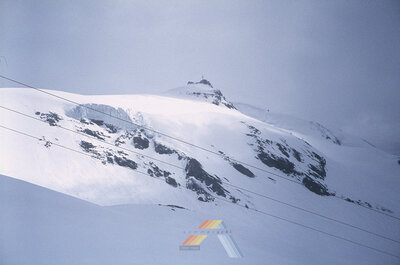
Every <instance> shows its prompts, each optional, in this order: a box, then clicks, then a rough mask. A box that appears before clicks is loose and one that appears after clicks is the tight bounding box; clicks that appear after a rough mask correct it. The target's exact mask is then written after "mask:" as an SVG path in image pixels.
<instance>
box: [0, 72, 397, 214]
mask: <svg viewBox="0 0 400 265" xmlns="http://www.w3.org/2000/svg"><path fill="white" fill-rule="evenodd" d="M0 78H3V79H6V80H8V81H11V82H14V83H16V84H20V85H23V86H25V87H27V88H31V89H34V90H36V91H38V92H41V93H44V94H47V95H50V96H52V97H56V98H58V99H61V100H64V101H66V102H70V103H72V104H75V105H77V106H80V107H84V108H87V109H90V110H93V111H95V112H98V113H101V114H104V115H107V116H109V117H111V118H115V119H117V120H120V121H123V122H126V123H130V124H132V125H135V126H138V127H140V128H143V129H145V130H148V131H151V132H155V133H158V134H160V135H163V136H165V137H168V138H170V139H172V140H175V141H178V142H181V143H184V144H187V145H189V146H192V147H195V148H198V149H200V150H203V151H206V152H209V153H211V154H214V155H217V156H220V157H223V158H224V156H223V155H222V154H220V153H218V152H215V151H212V150H210V149H207V148H205V147H202V146H199V145H196V144H193V143H190V142H188V141H186V140H182V139H179V138H177V137H175V136H170V135H168V134H166V133H163V132H160V131H158V130H155V129H152V128H149V127H147V126H144V125H141V124H138V123H135V122H133V121H131V120H125V119H122V118H120V117H116V116H114V115H111V114H110V113H106V112H103V111H100V110H97V109H94V108H92V107H90V106H87V105H84V104H81V103H78V102H76V101H73V100H70V99H67V98H65V97H61V96H58V95H56V94H53V93H50V92H48V91H44V90H43V89H40V88H37V87H34V86H31V85H28V84H26V83H23V82H20V81H18V80H15V79H12V78H9V77H6V76H4V75H0ZM230 159H231V161H234V162H237V163H240V164H242V165H246V166H248V167H251V168H253V169H257V170H259V171H262V172H265V173H268V174H270V175H273V176H276V177H279V178H281V179H285V180H287V181H290V182H292V183H296V184H298V185H301V186H304V185H303V183H301V182H299V181H296V180H294V179H290V178H287V177H285V176H282V175H279V174H276V173H274V172H271V171H268V170H265V169H262V168H260V167H257V166H254V165H251V164H248V163H246V162H243V161H240V160H237V159H234V158H230ZM263 177H266V176H263ZM333 197H335V198H337V199H340V200H343V201H346V200H345V199H344V198H341V197H338V196H336V195H335V196H333ZM346 202H347V201H346ZM355 205H357V206H360V207H363V208H365V209H368V210H370V211H374V212H376V213H378V214H381V215H385V216H388V217H390V218H393V219H396V220H399V221H400V218H399V217H396V216H393V215H390V214H387V213H384V212H381V211H378V210H376V209H373V208H369V207H367V206H365V205H362V204H355Z"/></svg>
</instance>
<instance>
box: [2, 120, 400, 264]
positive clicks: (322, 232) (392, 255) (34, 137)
mask: <svg viewBox="0 0 400 265" xmlns="http://www.w3.org/2000/svg"><path fill="white" fill-rule="evenodd" d="M0 128H3V129H6V130H9V131H12V132H15V133H18V134H21V135H24V136H27V137H30V138H33V139H36V140H39V141H41V140H42V139H41V138H39V137H36V136H33V135H31V134H28V133H25V132H21V131H19V130H15V129H12V128H9V127H7V126H3V125H0ZM47 142H50V143H51V144H53V145H55V146H58V147H61V148H64V149H66V150H69V151H73V152H76V153H78V154H82V155H85V156H89V157H93V156H92V155H90V154H86V153H83V152H81V151H78V150H75V149H73V148H69V147H67V146H64V145H61V144H57V143H54V142H51V141H47ZM135 172H138V173H140V174H143V175H147V176H149V177H152V178H154V179H157V180H161V181H163V180H162V179H160V178H156V177H153V176H151V175H149V174H147V173H145V172H141V171H138V170H135ZM214 198H216V199H218V200H221V201H224V202H228V203H229V204H231V203H232V202H230V201H229V200H226V199H223V198H219V197H214ZM234 205H237V206H239V207H242V208H245V209H248V210H251V211H255V212H257V213H260V214H263V215H266V216H269V217H272V218H275V219H278V220H281V221H285V222H287V223H290V224H294V225H297V226H299V227H303V228H306V229H309V230H312V231H315V232H318V233H321V234H324V235H327V236H330V237H333V238H336V239H339V240H342V241H346V242H349V243H352V244H354V245H358V246H360V247H364V248H368V249H371V250H374V251H376V252H379V253H382V254H385V255H388V256H391V257H394V258H397V259H400V256H397V255H395V254H392V253H390V252H387V251H385V250H381V249H378V248H374V247H371V246H368V245H365V244H362V243H359V242H357V241H353V240H351V239H348V238H345V237H341V236H338V235H335V234H332V233H328V232H325V231H322V230H320V229H317V228H314V227H311V226H307V225H304V224H302V223H299V222H296V221H292V220H290V219H287V218H283V217H280V216H277V215H274V214H270V213H267V212H265V211H261V210H257V209H255V208H249V207H246V206H243V205H241V204H237V203H235V204H234Z"/></svg>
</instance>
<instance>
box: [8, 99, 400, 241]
mask: <svg viewBox="0 0 400 265" xmlns="http://www.w3.org/2000/svg"><path fill="white" fill-rule="evenodd" d="M0 108H2V109H5V110H8V111H12V112H14V113H16V114H19V115H23V116H25V117H29V118H32V119H34V120H37V121H41V122H43V123H46V122H45V121H43V120H41V119H38V118H36V117H34V116H31V115H28V114H24V113H22V112H19V111H15V110H12V109H9V108H6V107H4V106H1V105H0ZM46 124H47V123H46ZM0 127H3V128H5V127H4V126H0ZM55 127H58V128H61V129H64V130H67V131H70V132H73V133H76V134H79V135H82V136H86V137H87V138H90V139H93V140H96V141H98V142H102V143H106V144H109V145H112V146H115V147H117V148H121V149H123V150H126V151H130V152H133V153H135V154H139V155H142V154H141V153H139V152H135V151H133V150H130V149H128V148H122V147H119V146H117V145H115V144H111V143H108V142H106V141H104V140H101V139H98V138H96V137H93V136H89V135H86V134H83V133H80V132H76V131H73V130H71V129H68V128H65V127H62V126H60V125H57V126H55ZM8 129H9V130H12V131H15V132H17V131H16V130H13V129H10V128H8ZM18 133H21V134H24V135H26V136H31V135H28V134H26V133H22V132H19V131H18ZM31 137H32V136H31ZM34 138H36V139H39V140H42V139H41V138H37V137H34ZM48 142H50V143H52V144H54V145H57V146H59V144H56V143H53V142H51V141H48ZM66 148H67V147H66ZM68 149H70V150H71V151H75V152H79V153H81V154H85V155H87V156H89V157H93V156H92V155H90V154H87V153H83V152H81V151H77V150H75V149H71V148H68ZM146 157H147V158H150V159H153V160H156V161H159V162H163V163H164V161H162V160H158V159H155V158H153V157H151V156H147V155H146ZM165 163H166V164H168V165H170V166H174V167H176V168H178V169H181V170H185V168H183V167H180V166H177V165H174V164H171V163H168V162H165ZM137 172H139V173H140V174H144V175H147V176H151V175H149V174H148V173H145V172H141V171H137ZM151 177H153V176H151ZM153 178H154V177H153ZM157 179H158V178H157ZM221 182H222V183H223V184H226V185H229V186H231V187H234V188H236V189H239V190H242V191H245V192H248V193H251V194H254V195H257V196H259V197H261V198H265V199H268V200H271V201H274V202H276V203H280V204H283V205H286V206H289V207H291V208H294V209H297V210H300V211H303V212H306V213H309V214H312V215H315V216H318V217H321V218H323V219H326V220H329V221H332V222H336V223H339V224H342V225H345V226H348V227H350V228H353V229H356V230H359V231H362V232H365V233H368V234H371V235H374V236H376V237H380V238H383V239H386V240H390V241H392V242H395V243H398V244H400V241H398V240H395V239H392V238H390V237H387V236H384V235H381V234H377V233H375V232H372V231H369V230H366V229H364V228H361V227H358V226H355V225H352V224H349V223H346V222H343V221H340V220H337V219H334V218H331V217H328V216H325V215H323V214H319V213H317V212H313V211H311V210H307V209H304V208H302V207H299V206H296V205H293V204H290V203H287V202H284V201H281V200H278V199H275V198H272V197H269V196H266V195H263V194H260V193H257V192H254V191H251V190H249V189H246V188H242V187H239V186H236V185H233V184H231V183H229V182H225V181H223V180H221ZM218 198H219V197H218ZM226 201H228V200H226ZM228 202H230V201H228ZM230 203H231V202H230Z"/></svg>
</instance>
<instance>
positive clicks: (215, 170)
mask: <svg viewBox="0 0 400 265" xmlns="http://www.w3.org/2000/svg"><path fill="white" fill-rule="evenodd" d="M189 87H190V89H192V90H193V91H198V89H200V91H201V92H204V91H208V90H210V87H208V86H204V85H201V84H196V85H190V86H189ZM184 89H186V88H180V89H177V90H174V91H173V93H172V92H169V93H167V94H164V95H107V96H103V95H102V96H83V95H77V94H71V93H66V92H60V91H51V90H46V91H47V92H49V93H53V94H56V95H58V96H61V97H65V98H68V99H70V100H73V101H76V102H78V103H80V104H87V105H85V106H90V107H91V108H95V109H96V110H99V111H102V112H105V113H108V114H110V115H113V116H117V117H120V118H121V119H124V120H129V121H132V122H133V123H135V124H138V125H140V126H144V127H146V128H153V129H154V130H156V131H159V132H161V133H163V134H160V133H157V132H154V131H150V132H149V131H147V132H146V137H148V139H150V140H151V142H150V147H149V148H146V149H143V150H139V149H135V148H134V146H133V145H132V143H131V142H130V141H131V140H130V141H127V142H126V143H124V144H122V145H121V147H124V148H127V149H131V150H135V151H137V152H140V153H142V154H144V155H148V156H151V157H155V158H157V159H159V160H162V161H165V162H168V163H171V164H174V165H176V166H178V168H176V167H172V166H169V165H166V164H163V163H160V162H157V163H156V164H157V166H158V167H160V168H161V169H163V170H167V171H169V172H171V176H172V177H173V178H174V179H175V180H176V181H177V183H178V184H180V186H178V187H177V188H175V187H173V186H171V185H168V184H167V183H166V182H165V181H164V180H163V179H161V178H151V177H149V176H146V175H143V174H139V173H137V171H139V170H140V171H144V172H146V171H147V170H148V169H149V163H150V162H151V159H149V158H146V157H142V156H140V155H137V154H132V153H129V152H127V151H126V150H122V149H118V148H117V147H112V146H111V147H110V146H108V145H106V144H104V143H101V141H98V140H93V139H90V138H87V137H86V136H82V135H80V134H76V133H72V132H70V131H66V130H64V129H62V128H60V127H58V126H49V124H48V123H44V122H39V121H36V120H33V119H29V118H27V117H24V116H21V115H18V114H16V113H13V112H10V111H7V110H4V109H1V108H0V125H2V126H7V127H10V128H13V129H15V130H20V131H22V132H27V133H29V134H32V135H34V136H36V137H39V138H42V137H44V138H45V139H46V140H48V141H51V142H54V143H57V144H60V145H64V146H67V147H69V148H72V149H74V150H78V151H80V152H81V153H83V152H84V150H82V148H81V147H80V145H79V144H80V142H81V141H83V140H84V141H87V142H90V143H92V144H93V145H96V146H97V148H98V149H96V150H98V151H99V152H100V151H106V150H110V149H112V150H113V151H115V152H117V151H118V150H119V151H124V152H126V153H127V155H126V157H127V158H129V159H132V160H133V161H136V162H137V163H138V169H137V170H136V171H135V170H131V169H129V168H127V167H121V166H118V165H117V164H115V163H114V164H110V163H102V162H101V161H100V160H99V159H95V158H93V157H91V156H94V155H93V154H89V155H83V154H81V153H77V152H72V151H69V150H65V149H63V148H60V147H58V146H56V145H51V146H50V147H46V146H45V143H46V142H45V141H39V140H35V139H32V138H29V137H26V136H23V135H19V134H16V133H14V132H11V131H7V130H5V129H3V128H0V145H1V148H0V157H1V163H0V173H1V174H3V175H5V176H9V177H12V178H9V177H5V176H2V177H1V182H2V183H1V185H0V187H1V190H0V192H1V194H0V198H1V200H0V206H1V207H0V209H1V210H2V212H4V213H6V214H2V215H1V216H0V218H1V219H0V221H1V222H0V223H1V224H2V225H0V229H1V230H0V238H1V239H0V263H4V264H15V263H16V264H82V263H88V264H110V263H113V264H126V263H133V264H137V263H139V264H160V263H162V264H188V263H192V264H196V263H198V264H265V263H272V264H321V263H323V264H398V262H399V260H398V259H395V258H393V257H389V256H386V255H383V254H381V253H378V252H374V251H373V250H370V249H366V248H362V247H359V246H355V245H352V244H351V243H348V242H344V241H341V240H338V239H334V238H331V237H327V236H326V235H323V234H320V233H317V232H315V231H314V232H313V231H310V230H307V229H304V228H302V227H299V226H296V225H293V224H289V223H285V222H283V221H282V220H281V221H279V220H277V219H274V218H272V217H268V216H265V215H261V214H259V213H257V212H254V211H251V210H247V209H245V208H242V207H240V206H238V205H236V204H233V203H228V202H225V201H221V200H219V199H218V196H216V197H217V198H216V199H215V201H214V202H207V203H205V202H200V201H199V200H198V199H197V195H196V193H195V192H193V191H192V190H189V189H187V188H186V178H185V172H184V168H185V166H186V164H185V160H184V159H183V160H179V159H178V155H177V154H176V153H174V154H171V155H166V154H159V153H157V152H155V151H154V144H155V142H157V143H162V144H163V145H166V146H167V147H170V148H173V149H174V150H177V151H178V152H180V153H182V154H185V155H186V156H188V157H192V158H195V159H197V160H198V161H199V162H200V163H201V164H202V165H203V168H204V169H205V170H206V171H207V172H208V173H209V174H211V175H216V176H219V177H220V178H221V179H222V180H223V181H225V182H229V183H230V184H233V185H236V186H239V187H242V188H245V189H248V190H252V191H254V192H258V193H260V194H265V195H267V196H270V197H272V198H275V199H278V200H282V201H284V202H287V203H290V204H293V205H296V206H299V207H302V208H305V209H308V210H310V211H314V212H317V213H320V214H323V215H326V216H328V217H331V218H335V219H338V220H341V221H343V222H346V223H350V224H352V225H356V226H359V227H361V228H363V229H367V230H369V231H372V232H375V233H378V234H382V235H385V236H387V237H390V238H393V239H395V240H400V229H399V228H400V225H399V224H400V222H399V221H398V220H396V219H393V218H390V217H387V216H384V215H381V214H378V213H376V212H373V211H371V210H368V209H366V208H362V207H360V206H358V205H356V204H353V203H348V202H345V201H343V200H338V199H337V198H335V197H332V196H319V195H317V194H315V193H312V192H311V191H309V190H308V189H306V188H305V187H304V186H302V185H298V184H296V183H292V182H288V181H286V180H283V179H281V178H279V177H276V176H273V175H271V174H268V173H266V172H263V171H260V170H257V169H254V168H251V167H248V168H249V169H250V170H251V171H252V172H253V173H254V174H255V178H249V177H247V176H244V175H243V174H241V173H239V172H238V171H237V170H235V169H234V168H233V167H232V166H231V165H230V164H229V161H228V160H225V159H224V158H223V157H220V156H217V155H215V154H212V153H209V152H204V151H202V150H199V149H196V148H194V147H193V146H189V145H187V144H184V143H182V142H179V141H176V140H173V139H171V138H168V137H166V136H165V134H166V135H172V136H176V137H178V138H180V139H182V140H184V141H187V142H190V143H193V144H195V145H199V146H202V147H204V148H207V149H209V150H211V151H213V152H218V151H223V152H224V154H225V155H226V156H227V157H229V158H230V159H236V160H239V161H242V162H244V163H246V164H250V165H254V166H256V167H259V168H262V169H265V170H267V171H270V172H273V173H276V174H279V175H284V174H283V173H282V172H281V171H279V170H277V169H275V168H270V167H267V166H266V165H264V164H263V163H262V162H261V161H260V160H258V159H256V158H255V153H254V147H252V146H250V145H249V144H251V143H252V138H249V136H247V134H248V133H249V129H248V125H251V126H255V127H256V128H258V129H259V130H260V137H263V138H265V139H269V140H271V141H275V142H281V143H282V141H284V142H286V143H287V144H288V145H289V146H290V147H293V148H295V149H297V150H299V151H301V152H302V153H304V154H305V153H307V152H308V150H312V151H313V152H316V153H318V154H320V155H321V156H323V157H324V158H325V159H326V170H327V176H326V179H325V180H324V181H323V183H324V184H326V185H327V186H328V188H329V190H331V191H334V192H335V193H336V194H337V195H338V196H345V197H349V198H352V199H353V200H361V201H365V202H368V203H371V204H372V205H374V206H381V207H385V208H387V209H390V210H391V211H393V213H391V214H392V215H394V216H397V217H400V196H399V194H398V187H399V186H400V178H399V176H400V166H399V165H398V163H397V159H396V157H394V156H391V155H389V154H387V153H384V152H382V151H380V150H378V149H376V148H374V147H373V146H371V145H369V144H367V143H365V142H364V141H362V140H361V139H359V138H357V137H354V136H349V135H345V134H343V133H341V132H338V131H337V130H335V129H333V130H332V129H327V128H325V127H323V126H322V125H320V124H318V123H315V122H308V121H304V120H301V119H297V118H294V117H290V116H287V115H282V114H276V113H269V112H267V113H266V112H265V111H263V110H260V109H257V108H254V107H252V106H249V105H246V106H243V104H242V105H241V104H237V103H235V104H234V105H235V107H237V108H238V109H239V111H238V110H235V109H230V108H227V107H226V106H224V105H215V104H210V103H212V102H210V101H208V100H207V99H201V98H199V97H193V95H184V96H179V95H178V94H179V93H178V92H179V91H185V90H184ZM193 91H192V92H193ZM0 105H1V106H4V107H8V108H11V109H15V110H18V111H20V112H22V113H25V114H28V115H31V116H35V117H36V118H38V117H40V115H36V114H35V112H40V113H49V111H50V112H53V113H57V114H58V115H60V117H61V118H62V120H61V121H59V122H58V123H57V124H58V125H60V126H63V127H65V128H68V129H70V130H73V131H77V130H78V129H80V128H82V129H83V128H86V129H90V130H93V131H94V130H97V131H98V132H101V133H103V134H104V135H105V140H106V141H107V142H111V143H114V141H115V140H116V139H117V138H118V137H119V136H121V134H122V132H123V131H124V130H134V129H137V128H140V127H138V126H136V125H134V124H132V123H128V122H124V121H122V120H116V119H115V118H112V117H110V116H109V115H103V114H100V113H98V112H96V111H90V110H87V109H86V110H85V108H82V107H80V108H79V107H77V106H76V105H74V104H72V103H68V102H65V101H63V100H61V99H57V98H54V97H51V96H49V95H46V94H43V93H38V92H37V91H34V90H32V89H28V88H3V89H0ZM81 118H86V119H95V120H102V121H104V123H109V124H113V125H115V126H117V127H119V128H120V130H119V131H118V133H108V132H107V130H106V129H107V128H106V127H104V126H102V127H100V126H97V125H96V124H89V125H84V124H82V123H81V122H80V119H81ZM326 136H329V137H330V138H331V139H327V138H326ZM333 137H337V139H339V140H340V145H339V144H336V143H334V141H332V139H333ZM306 142H307V143H309V144H310V146H308V145H307V144H306ZM273 151H274V150H273ZM275 151H276V152H279V150H275ZM275 151H274V152H275ZM116 154H117V153H116ZM303 160H304V161H305V162H310V161H311V160H310V159H309V158H307V157H305V158H304V159H303ZM308 160H310V161H308ZM304 161H303V162H304ZM296 168H297V169H299V170H300V169H301V170H306V169H307V167H306V164H304V163H300V162H298V163H297V164H296ZM269 177H270V178H272V179H273V180H272V179H270V178H269ZM288 178H290V176H288ZM16 179H18V180H16ZM160 180H161V181H160ZM36 185H38V186H36ZM223 187H224V188H225V189H227V190H228V191H229V192H230V194H231V195H232V196H235V197H236V198H239V199H240V202H239V204H240V205H244V204H248V205H249V206H250V207H252V208H256V209H258V210H261V211H265V212H268V213H270V214H273V215H277V216H280V217H282V218H287V219H290V220H293V221H295V222H299V223H301V224H304V225H308V226H311V227H314V228H316V229H320V230H323V231H325V232H328V233H332V234H336V235H338V236H342V237H345V238H348V239H351V240H354V241H357V242H360V243H363V244H365V245H368V246H372V247H375V248H379V249H382V250H385V251H387V252H390V253H393V254H397V253H399V252H400V251H399V250H400V244H397V243H394V242H390V241H387V240H384V239H382V238H379V237H375V236H373V235H370V234H366V233H364V232H361V231H358V230H354V229H351V228H349V227H346V226H343V225H340V224H338V223H334V222H331V221H328V220H326V219H322V218H319V217H316V216H315V215H310V214H308V213H305V212H302V211H299V210H296V209H294V208H290V207H287V206H284V205H282V204H279V203H276V202H273V201H270V200H266V199H264V198H261V197H258V196H256V195H254V194H251V193H246V192H244V191H238V190H236V189H235V188H232V187H231V186H229V185H223ZM213 195H215V194H213ZM71 196H72V197H71ZM158 204H163V205H168V204H172V205H178V206H182V207H185V208H186V210H182V209H175V211H172V210H171V208H170V207H165V206H159V205H158ZM214 218H215V219H223V220H224V222H225V223H226V224H227V225H228V226H229V228H231V229H232V230H233V231H234V234H233V235H234V238H235V240H236V241H237V243H238V245H239V247H240V248H241V251H242V252H243V253H244V258H243V259H241V260H232V259H229V258H228V257H227V256H226V253H225V252H224V250H223V248H222V246H221V245H220V243H219V241H218V239H217V238H211V237H210V238H207V239H206V240H205V242H204V243H202V245H201V248H202V249H201V251H199V252H193V251H192V252H182V251H179V250H178V245H179V244H180V243H182V242H183V241H184V239H185V236H186V235H184V234H183V231H185V230H190V229H194V228H195V227H197V226H198V225H200V224H201V223H202V222H203V221H204V220H205V219H214ZM160 220H162V221H160ZM6 242H7V244H6ZM153 247H154V250H153V249H151V248H153ZM155 251H156V253H157V254H156V255H154V254H153V253H155ZM17 253H24V254H23V255H21V254H17Z"/></svg>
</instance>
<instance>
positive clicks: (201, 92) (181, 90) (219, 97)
mask: <svg viewBox="0 0 400 265" xmlns="http://www.w3.org/2000/svg"><path fill="white" fill-rule="evenodd" d="M167 95H170V96H173V97H179V98H187V99H191V100H193V99H197V100H201V101H206V102H209V103H212V104H214V105H217V106H225V107H227V108H229V109H236V108H235V106H234V105H233V104H232V102H230V101H228V100H227V99H226V98H225V96H224V95H223V94H222V92H221V90H219V89H216V88H214V87H213V86H212V84H211V82H210V81H208V80H207V79H204V78H202V79H201V80H200V81H198V82H193V81H189V82H188V83H187V85H186V86H184V87H178V88H175V89H171V90H169V91H167Z"/></svg>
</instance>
